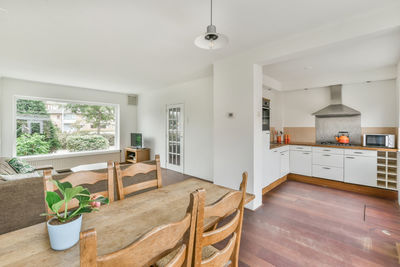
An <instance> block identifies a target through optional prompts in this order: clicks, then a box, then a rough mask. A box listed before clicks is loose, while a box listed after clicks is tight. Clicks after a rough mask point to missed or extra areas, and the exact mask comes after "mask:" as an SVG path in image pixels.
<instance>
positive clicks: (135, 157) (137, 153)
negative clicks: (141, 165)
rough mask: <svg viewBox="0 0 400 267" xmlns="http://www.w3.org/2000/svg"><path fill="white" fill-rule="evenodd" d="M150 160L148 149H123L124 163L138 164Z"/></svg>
mask: <svg viewBox="0 0 400 267" xmlns="http://www.w3.org/2000/svg"><path fill="white" fill-rule="evenodd" d="M146 160H150V148H131V147H127V148H125V161H126V162H130V163H138V162H141V161H146Z"/></svg>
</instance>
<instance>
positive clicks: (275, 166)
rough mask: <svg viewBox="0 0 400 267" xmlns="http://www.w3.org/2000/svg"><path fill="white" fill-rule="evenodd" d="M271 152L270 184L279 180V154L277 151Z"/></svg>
mask: <svg viewBox="0 0 400 267" xmlns="http://www.w3.org/2000/svg"><path fill="white" fill-rule="evenodd" d="M271 152H272V156H271V157H272V182H274V181H276V180H277V179H279V178H281V177H280V176H281V153H280V152H279V149H273V150H271Z"/></svg>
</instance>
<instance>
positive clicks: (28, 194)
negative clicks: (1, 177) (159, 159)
mask: <svg viewBox="0 0 400 267" xmlns="http://www.w3.org/2000/svg"><path fill="white" fill-rule="evenodd" d="M144 163H146V164H155V162H154V161H147V162H144ZM128 166H130V164H122V165H121V169H125V168H127V167H128ZM97 172H106V169H102V170H97ZM68 174H69V173H63V174H59V175H56V176H54V179H62V178H64V177H65V176H67V175H68ZM155 178H156V172H155V171H153V172H150V173H148V174H138V175H136V176H134V177H127V178H124V180H123V183H124V185H130V184H134V183H139V182H142V181H146V180H150V179H155ZM115 182H116V178H115V177H114V183H115ZM115 185H116V183H115ZM84 186H85V187H87V188H88V189H89V191H90V192H99V191H105V190H106V186H107V183H106V181H101V182H99V183H96V184H94V185H84ZM43 188H44V187H43V178H42V177H35V178H26V179H20V180H15V181H0V234H4V233H7V232H11V231H15V230H18V229H21V228H24V227H28V226H31V225H34V224H37V223H41V222H44V221H45V218H44V217H42V216H40V214H41V213H43V212H45V207H46V206H45V201H44V190H43ZM114 189H115V192H114V195H115V199H117V193H116V186H114Z"/></svg>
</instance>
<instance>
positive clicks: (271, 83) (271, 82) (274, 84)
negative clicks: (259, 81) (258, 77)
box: [263, 74, 282, 91]
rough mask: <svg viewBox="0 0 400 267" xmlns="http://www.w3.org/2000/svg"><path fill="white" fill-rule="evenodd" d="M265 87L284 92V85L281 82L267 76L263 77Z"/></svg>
mask: <svg viewBox="0 0 400 267" xmlns="http://www.w3.org/2000/svg"><path fill="white" fill-rule="evenodd" d="M263 85H264V86H266V87H268V88H272V89H275V90H278V91H281V90H282V83H281V82H280V81H278V80H275V79H274V78H272V77H270V76H268V75H265V74H264V75H263Z"/></svg>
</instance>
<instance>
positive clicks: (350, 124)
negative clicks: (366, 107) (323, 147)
mask: <svg viewBox="0 0 400 267" xmlns="http://www.w3.org/2000/svg"><path fill="white" fill-rule="evenodd" d="M315 128H316V141H317V142H335V141H336V139H335V135H337V134H338V132H339V131H343V132H348V133H349V136H350V142H351V143H352V144H355V145H361V116H349V117H328V118H315Z"/></svg>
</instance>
